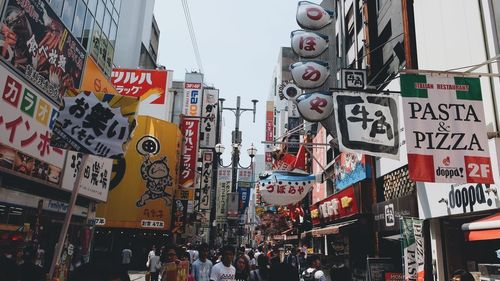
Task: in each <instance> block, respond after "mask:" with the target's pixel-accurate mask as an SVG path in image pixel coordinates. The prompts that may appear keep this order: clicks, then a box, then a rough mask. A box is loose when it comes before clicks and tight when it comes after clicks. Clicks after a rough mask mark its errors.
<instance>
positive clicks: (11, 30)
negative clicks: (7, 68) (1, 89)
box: [1, 0, 85, 103]
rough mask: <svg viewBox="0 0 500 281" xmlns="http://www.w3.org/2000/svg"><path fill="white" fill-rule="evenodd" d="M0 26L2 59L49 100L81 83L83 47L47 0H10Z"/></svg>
mask: <svg viewBox="0 0 500 281" xmlns="http://www.w3.org/2000/svg"><path fill="white" fill-rule="evenodd" d="M1 25H2V32H3V33H4V36H5V37H6V38H9V39H10V40H8V39H3V41H2V44H3V45H2V47H3V48H2V50H3V52H2V56H3V58H4V59H5V60H6V61H7V62H8V63H10V64H11V65H13V66H14V67H15V68H16V69H18V70H19V71H20V72H22V73H23V74H24V76H25V77H26V78H27V79H28V80H29V81H31V82H32V83H33V84H34V85H35V86H36V87H37V88H39V89H40V90H42V91H43V92H44V93H45V94H46V95H47V96H48V97H49V98H50V99H52V100H53V101H55V102H57V103H60V102H61V100H62V96H63V94H64V92H65V90H66V89H67V88H78V87H79V86H80V81H81V77H82V71H83V64H84V62H85V49H84V48H83V47H82V46H81V45H80V43H79V42H78V40H77V39H76V38H75V37H73V35H72V34H71V32H70V30H68V29H66V27H64V24H63V23H62V21H61V20H60V19H59V17H58V16H57V15H56V13H55V12H54V11H53V10H52V8H51V7H50V6H49V5H48V4H47V3H46V1H39V0H24V1H19V0H9V1H8V2H7V10H6V13H5V16H4V18H3V20H2V23H1ZM12 38H15V39H14V41H11V40H12Z"/></svg>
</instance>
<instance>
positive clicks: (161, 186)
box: [136, 155, 173, 208]
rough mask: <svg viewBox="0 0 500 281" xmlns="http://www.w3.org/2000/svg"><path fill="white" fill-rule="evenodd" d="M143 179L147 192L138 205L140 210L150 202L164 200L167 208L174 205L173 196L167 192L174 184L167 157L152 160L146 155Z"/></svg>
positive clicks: (142, 167)
mask: <svg viewBox="0 0 500 281" xmlns="http://www.w3.org/2000/svg"><path fill="white" fill-rule="evenodd" d="M141 177H142V180H143V181H144V185H145V186H146V191H145V192H144V194H143V195H142V196H141V199H139V200H138V201H137V203H136V206H137V207H138V208H140V207H142V206H144V205H146V202H147V201H149V200H156V199H162V200H164V201H165V205H167V206H169V205H170V204H171V203H172V195H171V194H169V193H167V192H166V189H167V188H171V187H172V184H173V182H172V176H171V175H170V168H169V167H168V159H167V157H166V156H163V157H161V158H160V159H156V160H151V158H150V157H149V155H146V156H145V157H144V161H143V162H142V165H141Z"/></svg>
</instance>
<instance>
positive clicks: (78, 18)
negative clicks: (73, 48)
mask: <svg viewBox="0 0 500 281" xmlns="http://www.w3.org/2000/svg"><path fill="white" fill-rule="evenodd" d="M86 11H87V7H85V3H84V2H83V0H78V3H77V5H76V12H75V19H74V20H73V28H72V29H71V32H72V33H73V35H74V36H75V37H76V38H78V40H80V41H81V40H82V39H81V38H82V31H83V24H84V23H85V12H86Z"/></svg>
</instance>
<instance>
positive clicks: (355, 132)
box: [334, 91, 400, 160]
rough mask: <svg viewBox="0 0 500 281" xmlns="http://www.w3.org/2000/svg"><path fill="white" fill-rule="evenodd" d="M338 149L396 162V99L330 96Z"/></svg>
mask: <svg viewBox="0 0 500 281" xmlns="http://www.w3.org/2000/svg"><path fill="white" fill-rule="evenodd" d="M334 95H335V99H336V100H337V103H336V107H335V109H336V111H335V113H336V116H335V117H336V118H335V120H336V121H337V134H338V136H339V145H340V150H342V151H349V152H360V153H365V154H369V155H373V156H378V157H388V158H392V159H396V160H399V145H400V144H399V129H398V128H399V118H398V106H397V105H398V97H397V96H396V95H394V94H389V95H386V94H384V95H381V94H368V93H359V92H347V91H343V92H338V93H334Z"/></svg>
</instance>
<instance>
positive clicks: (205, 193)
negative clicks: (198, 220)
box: [200, 149, 214, 210]
mask: <svg viewBox="0 0 500 281" xmlns="http://www.w3.org/2000/svg"><path fill="white" fill-rule="evenodd" d="M201 156H202V159H203V167H202V170H201V191H200V194H201V195H200V209H201V210H209V209H210V202H211V200H210V195H211V193H212V182H213V162H214V153H213V151H212V150H209V149H206V150H203V151H202V153H201Z"/></svg>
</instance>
